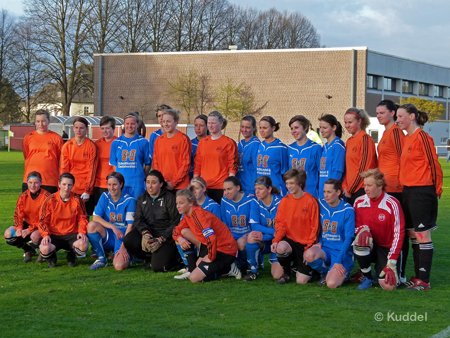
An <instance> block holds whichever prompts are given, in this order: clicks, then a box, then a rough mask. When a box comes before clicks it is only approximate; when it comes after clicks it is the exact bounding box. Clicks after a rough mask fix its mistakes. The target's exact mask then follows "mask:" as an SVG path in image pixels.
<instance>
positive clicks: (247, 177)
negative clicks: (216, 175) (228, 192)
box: [236, 115, 261, 194]
mask: <svg viewBox="0 0 450 338" xmlns="http://www.w3.org/2000/svg"><path fill="white" fill-rule="evenodd" d="M241 134H242V136H243V137H244V139H243V140H241V141H240V142H239V144H238V152H239V167H238V173H237V174H236V177H237V178H238V179H239V180H240V181H241V183H242V190H243V191H244V192H245V193H246V194H254V193H255V188H254V186H253V182H255V179H256V177H257V176H256V170H255V165H254V162H255V158H256V157H257V156H258V148H259V144H260V143H261V142H260V141H259V139H258V138H257V137H256V120H255V118H254V117H253V116H250V115H247V116H245V117H244V118H243V119H242V121H241Z"/></svg>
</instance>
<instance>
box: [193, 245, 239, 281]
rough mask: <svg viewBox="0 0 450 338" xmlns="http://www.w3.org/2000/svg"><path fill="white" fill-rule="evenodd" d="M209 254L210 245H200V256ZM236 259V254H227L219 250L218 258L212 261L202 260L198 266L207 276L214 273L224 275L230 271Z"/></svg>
mask: <svg viewBox="0 0 450 338" xmlns="http://www.w3.org/2000/svg"><path fill="white" fill-rule="evenodd" d="M207 255H208V247H207V246H206V245H203V244H202V245H201V246H200V251H199V255H198V256H199V257H205V256H207ZM235 260H236V257H235V256H232V255H227V254H225V253H223V252H220V251H217V253H216V259H215V260H214V261H212V262H211V263H206V262H200V264H199V265H198V266H197V268H199V269H200V270H201V271H202V272H203V273H204V274H205V276H206V277H208V276H212V275H214V274H218V275H223V274H226V273H228V272H229V271H230V269H231V264H233V262H234V261H235Z"/></svg>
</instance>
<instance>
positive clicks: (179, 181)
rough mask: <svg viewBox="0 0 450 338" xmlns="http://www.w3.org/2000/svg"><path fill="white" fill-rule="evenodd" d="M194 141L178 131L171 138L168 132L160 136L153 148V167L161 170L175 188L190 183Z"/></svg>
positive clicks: (181, 187)
mask: <svg viewBox="0 0 450 338" xmlns="http://www.w3.org/2000/svg"><path fill="white" fill-rule="evenodd" d="M191 152H192V143H191V140H190V139H189V137H187V135H186V134H184V133H182V132H181V131H177V132H176V133H175V135H174V136H172V137H171V138H168V137H167V134H162V135H161V136H159V137H158V138H157V139H156V141H155V145H154V148H153V169H156V170H159V171H160V172H161V173H162V174H163V176H164V179H165V180H166V182H170V183H172V185H173V186H174V188H175V189H184V188H187V186H188V185H189V170H190V169H191Z"/></svg>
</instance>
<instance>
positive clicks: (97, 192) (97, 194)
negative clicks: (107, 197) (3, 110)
mask: <svg viewBox="0 0 450 338" xmlns="http://www.w3.org/2000/svg"><path fill="white" fill-rule="evenodd" d="M107 191H108V188H99V187H94V195H93V196H92V197H93V198H94V208H95V207H96V206H97V203H98V200H99V199H100V196H102V194H103V193H104V192H107Z"/></svg>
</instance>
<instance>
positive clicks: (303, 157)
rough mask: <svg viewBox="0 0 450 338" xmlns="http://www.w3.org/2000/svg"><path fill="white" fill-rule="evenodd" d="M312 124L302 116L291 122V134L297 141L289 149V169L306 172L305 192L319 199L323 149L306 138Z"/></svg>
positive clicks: (292, 119) (297, 116)
mask: <svg viewBox="0 0 450 338" xmlns="http://www.w3.org/2000/svg"><path fill="white" fill-rule="evenodd" d="M310 124H311V123H310V122H309V120H308V119H307V118H306V117H304V116H302V115H296V116H294V117H293V118H291V120H290V121H289V127H290V128H291V134H292V136H293V137H294V139H295V142H294V143H292V144H291V145H290V146H289V147H288V154H289V168H290V169H303V170H304V171H306V175H307V176H306V186H305V191H307V192H309V193H310V194H311V195H313V196H314V197H316V198H317V196H318V187H319V169H320V158H321V155H322V147H321V146H320V145H318V144H317V143H316V142H313V141H311V140H310V139H309V138H308V137H307V136H306V134H307V133H308V129H309V126H310Z"/></svg>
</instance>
